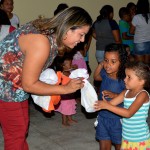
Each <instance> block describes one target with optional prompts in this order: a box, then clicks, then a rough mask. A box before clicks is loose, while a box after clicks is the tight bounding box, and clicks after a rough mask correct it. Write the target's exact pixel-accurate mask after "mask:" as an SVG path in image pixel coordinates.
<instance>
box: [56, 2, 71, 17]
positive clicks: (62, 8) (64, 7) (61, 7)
mask: <svg viewBox="0 0 150 150" xmlns="http://www.w3.org/2000/svg"><path fill="white" fill-rule="evenodd" d="M68 7H69V6H68V5H67V4H66V3H60V4H59V5H58V6H57V8H56V10H55V11H54V16H55V15H57V14H58V13H59V12H61V11H63V10H65V9H66V8H68Z"/></svg>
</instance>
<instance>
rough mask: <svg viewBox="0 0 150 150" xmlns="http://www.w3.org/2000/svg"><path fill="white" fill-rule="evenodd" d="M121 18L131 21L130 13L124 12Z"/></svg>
mask: <svg viewBox="0 0 150 150" xmlns="http://www.w3.org/2000/svg"><path fill="white" fill-rule="evenodd" d="M123 20H125V21H126V22H130V21H131V16H130V14H126V15H124V16H123Z"/></svg>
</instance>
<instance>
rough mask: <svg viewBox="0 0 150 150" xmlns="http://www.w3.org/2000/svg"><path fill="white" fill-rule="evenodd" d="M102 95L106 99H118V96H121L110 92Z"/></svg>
mask: <svg viewBox="0 0 150 150" xmlns="http://www.w3.org/2000/svg"><path fill="white" fill-rule="evenodd" d="M102 94H103V96H104V97H105V98H115V97H117V96H118V95H119V94H117V93H113V92H111V91H108V90H104V91H102Z"/></svg>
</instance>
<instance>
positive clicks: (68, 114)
mask: <svg viewBox="0 0 150 150" xmlns="http://www.w3.org/2000/svg"><path fill="white" fill-rule="evenodd" d="M57 61H58V62H57V70H60V71H61V76H62V84H67V83H68V82H69V81H70V79H69V77H68V76H69V75H70V72H71V70H72V69H73V68H72V58H71V57H69V56H67V55H65V56H64V57H63V58H62V59H57ZM58 66H59V68H58ZM59 73H60V72H59ZM55 110H56V111H58V112H60V113H61V114H62V124H63V125H64V126H70V123H74V122H77V121H76V120H73V119H72V115H74V114H75V113H76V101H75V96H74V93H71V94H64V95H61V101H60V103H59V105H57V106H56V109H55Z"/></svg>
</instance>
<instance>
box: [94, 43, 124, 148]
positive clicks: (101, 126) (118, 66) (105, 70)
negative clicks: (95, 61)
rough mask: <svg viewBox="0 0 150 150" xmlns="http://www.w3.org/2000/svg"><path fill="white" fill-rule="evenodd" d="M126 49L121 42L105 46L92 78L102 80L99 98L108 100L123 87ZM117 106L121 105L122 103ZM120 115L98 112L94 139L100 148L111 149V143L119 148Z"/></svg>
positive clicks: (120, 132) (104, 111)
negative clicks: (102, 59)
mask: <svg viewBox="0 0 150 150" xmlns="http://www.w3.org/2000/svg"><path fill="white" fill-rule="evenodd" d="M126 62H127V51H126V49H125V47H124V46H123V45H122V44H115V43H112V44H109V45H108V46H106V49H105V53H104V61H103V62H101V63H100V64H99V65H98V67H97V68H96V70H95V72H94V79H95V80H97V81H102V83H101V87H100V95H99V98H100V99H102V94H103V96H104V97H105V98H106V99H107V101H110V100H111V99H112V98H115V97H116V96H117V95H118V94H119V93H121V92H122V91H123V90H124V89H125V85H124V81H123V79H124V78H125V63H126ZM118 107H123V105H122V104H120V105H118ZM120 119H121V117H120V116H118V115H116V114H114V113H111V112H109V111H107V110H103V111H100V112H99V113H98V124H97V126H96V139H97V140H98V141H99V145H100V149H101V150H111V145H112V143H113V144H114V146H115V149H116V150H120V144H121V138H122V137H121V135H122V125H121V122H120Z"/></svg>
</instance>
